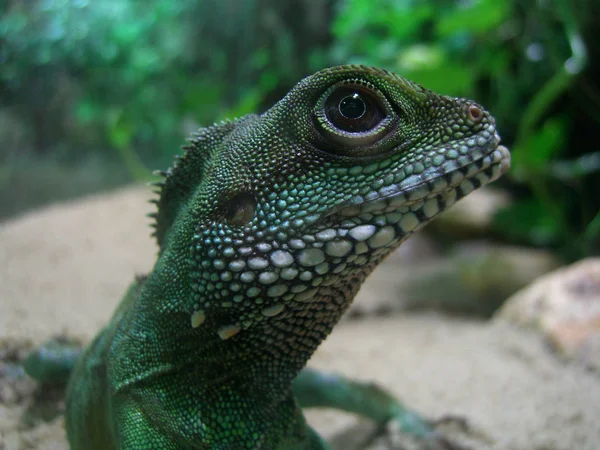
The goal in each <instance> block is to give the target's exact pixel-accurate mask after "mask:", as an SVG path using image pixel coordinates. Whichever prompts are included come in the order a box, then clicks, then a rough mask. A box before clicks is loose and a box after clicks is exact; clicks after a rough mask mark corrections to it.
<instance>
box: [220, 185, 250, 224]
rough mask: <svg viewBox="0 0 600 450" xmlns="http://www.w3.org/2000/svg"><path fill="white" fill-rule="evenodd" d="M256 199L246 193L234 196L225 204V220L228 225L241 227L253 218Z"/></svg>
mask: <svg viewBox="0 0 600 450" xmlns="http://www.w3.org/2000/svg"><path fill="white" fill-rule="evenodd" d="M255 212H256V199H255V198H254V196H253V195H252V194H250V193H248V192H241V193H239V194H236V195H235V196H234V197H233V198H231V199H230V200H229V201H228V203H227V210H226V212H225V218H226V219H227V222H229V224H230V225H234V226H243V225H246V224H247V223H248V222H250V221H251V220H252V219H253V218H254V213H255Z"/></svg>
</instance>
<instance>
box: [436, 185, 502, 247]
mask: <svg viewBox="0 0 600 450" xmlns="http://www.w3.org/2000/svg"><path fill="white" fill-rule="evenodd" d="M509 203H510V198H509V196H508V194H507V193H506V192H503V191H499V190H497V189H494V188H489V187H485V188H483V189H479V190H477V191H475V192H472V193H471V194H469V195H468V196H467V197H465V198H463V199H462V200H461V201H460V202H458V203H457V204H456V205H454V206H453V207H452V208H450V209H449V210H448V211H445V212H444V213H442V214H440V216H439V217H438V218H437V219H435V220H434V221H433V222H432V223H431V225H429V227H428V230H430V231H433V232H434V233H436V234H440V235H443V236H452V237H453V238H457V237H460V238H470V239H473V238H480V237H483V236H485V235H489V231H490V225H491V223H492V219H493V217H494V215H495V214H496V212H498V211H499V210H500V209H502V208H504V207H506V206H507V205H508V204H509Z"/></svg>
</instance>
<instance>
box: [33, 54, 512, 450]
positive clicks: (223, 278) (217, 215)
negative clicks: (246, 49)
mask: <svg viewBox="0 0 600 450" xmlns="http://www.w3.org/2000/svg"><path fill="white" fill-rule="evenodd" d="M509 166H510V153H509V151H508V149H507V148H506V147H505V146H503V145H500V137H499V134H498V132H497V131H496V126H495V121H494V118H493V117H492V116H491V115H490V114H489V113H488V112H487V111H486V110H484V109H483V108H482V107H481V106H480V105H478V104H477V103H475V102H474V101H471V100H467V99H462V98H452V97H448V96H444V95H439V94H437V93H434V92H432V91H430V90H428V89H426V88H424V87H422V86H420V85H419V84H416V83H413V82H411V81H409V80H407V79H405V78H403V77H401V76H399V75H397V74H395V73H392V72H389V71H387V70H384V69H379V68H373V67H365V66H358V65H346V66H336V67H331V68H328V69H324V70H321V71H319V72H317V73H315V74H313V75H311V76H308V77H306V78H304V79H303V80H301V81H300V82H299V83H298V84H297V85H296V86H295V87H294V88H293V89H291V91H290V92H289V93H288V94H287V95H286V96H285V97H284V98H283V99H282V100H280V101H279V102H278V103H276V104H275V105H274V106H272V107H271V108H270V109H269V110H267V111H266V112H265V113H263V114H261V115H256V114H251V115H247V116H244V117H242V118H239V119H236V120H233V121H229V120H228V121H224V122H221V123H218V124H214V125H212V126H209V127H207V128H201V129H200V130H199V131H198V132H196V133H194V134H193V135H192V136H191V137H190V138H189V139H188V144H187V145H186V146H184V151H183V153H182V155H181V156H179V157H176V158H175V162H174V163H173V165H172V166H171V167H170V168H169V169H168V170H166V171H163V172H160V175H162V181H160V182H158V183H157V185H158V189H157V193H158V198H157V199H155V203H156V204H157V212H156V213H153V214H152V216H153V221H154V227H155V233H154V234H155V236H156V239H157V242H158V247H159V251H158V256H157V260H156V263H155V265H154V267H153V269H152V271H151V272H150V273H149V274H148V275H147V276H145V277H138V278H137V279H136V280H135V281H134V283H133V284H132V285H131V286H130V288H129V290H128V291H127V293H126V295H125V296H124V298H123V300H122V301H121V303H120V304H119V306H118V307H117V309H116V311H115V313H114V315H113V316H112V318H111V319H110V321H109V323H108V324H107V325H106V327H105V328H104V329H102V330H101V331H100V332H99V334H98V335H97V336H96V338H95V339H94V340H93V341H92V342H91V343H90V344H89V345H88V346H87V347H86V349H85V350H84V351H83V352H82V354H81V355H78V354H77V353H69V352H67V354H68V355H67V358H69V357H70V358H71V360H72V364H69V363H64V361H62V362H61V363H64V364H63V365H62V366H61V367H62V368H63V369H64V368H65V367H67V369H66V371H64V370H63V371H64V373H69V372H71V374H70V378H69V381H68V386H67V393H66V413H65V416H66V417H65V420H66V430H67V435H68V440H69V443H70V446H71V449H73V450H83V449H86V450H107V449H117V448H118V449H128V450H133V449H139V450H149V449H307V450H325V449H328V448H330V447H329V446H328V444H327V443H326V442H325V440H324V439H323V438H321V437H320V436H319V435H318V434H317V433H316V432H315V431H314V430H313V428H312V427H311V426H309V425H308V424H307V422H306V421H305V418H304V415H303V412H302V408H307V407H313V406H326V407H332V408H338V409H343V410H346V411H350V412H354V413H357V414H360V415H363V416H366V417H368V418H370V419H372V420H374V421H376V422H377V423H379V424H385V423H388V422H390V421H394V422H396V423H397V424H398V426H399V427H400V428H401V429H402V430H404V431H406V432H407V433H412V434H413V435H414V436H416V437H418V438H421V439H423V442H425V445H427V446H428V448H435V449H437V448H459V447H458V446H454V445H453V444H452V443H450V442H449V441H448V440H446V439H445V438H444V437H443V436H441V435H440V434H438V433H437V432H436V430H435V429H434V425H433V424H432V423H430V422H429V421H427V420H426V419H424V418H422V417H421V416H420V415H418V414H417V413H415V412H413V411H412V410H410V409H408V408H406V407H404V405H403V404H402V403H401V402H400V401H399V400H397V399H396V398H395V397H394V396H392V395H391V394H390V393H388V392H387V391H385V390H383V389H382V388H379V387H378V386H375V385H371V384H368V383H362V382H359V381H355V380H351V379H348V378H344V377H343V376H341V375H335V374H328V373H322V372H318V371H315V370H311V369H308V368H305V365H306V363H307V361H308V359H309V358H310V356H311V355H312V354H313V352H314V351H315V350H316V348H317V347H318V346H319V344H320V343H321V342H322V341H323V340H324V339H325V337H326V336H327V335H328V334H329V333H330V332H331V331H332V328H333V327H334V325H335V324H336V323H337V322H338V320H339V319H340V317H341V316H342V314H343V313H344V311H345V310H346V309H347V307H348V306H349V304H350V303H351V301H352V300H353V298H354V297H355V295H356V293H357V292H358V290H359V287H360V286H361V284H362V282H363V281H364V280H365V278H366V277H367V276H368V275H369V273H370V272H371V271H372V270H373V269H374V268H375V267H376V266H377V265H378V264H379V263H380V262H381V261H382V260H383V259H384V258H385V256H386V255H388V254H389V253H390V252H392V251H393V250H394V249H395V248H397V247H398V246H399V245H400V244H401V243H402V242H403V241H405V240H406V239H407V238H408V237H409V236H410V235H411V234H412V233H413V232H415V231H417V230H418V229H420V228H422V227H423V226H424V225H425V224H427V223H428V222H430V221H431V220H432V219H433V218H434V217H436V216H437V215H438V214H440V213H441V212H442V211H444V210H446V209H447V208H449V207H450V206H452V205H453V204H454V203H456V202H457V201H458V200H460V199H461V198H462V197H464V196H466V195H468V194H469V193H470V192H472V191H473V190H475V189H477V188H479V187H481V186H483V185H485V184H487V183H489V182H491V181H494V180H495V179H497V178H498V177H500V176H501V175H502V174H503V173H504V172H505V171H506V170H507V169H508V168H509ZM38 362H39V361H38V360H36V359H35V358H33V357H31V358H29V359H28V361H26V363H25V366H26V369H27V370H28V371H29V373H30V374H33V375H34V376H36V373H37V376H38V378H42V377H41V376H40V371H39V370H38V369H39V367H37V369H36V364H38ZM73 366H74V367H73Z"/></svg>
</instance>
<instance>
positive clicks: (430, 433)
mask: <svg viewBox="0 0 600 450" xmlns="http://www.w3.org/2000/svg"><path fill="white" fill-rule="evenodd" d="M393 424H395V425H396V427H397V428H400V430H401V432H402V435H403V438H401V440H405V439H404V438H410V440H411V442H415V441H416V443H417V445H419V447H418V448H419V449H422V450H471V449H470V447H466V446H464V445H462V444H459V443H458V442H455V441H454V440H452V439H450V438H448V437H447V436H445V435H444V434H443V433H442V432H440V431H439V430H437V429H436V428H438V427H439V426H445V425H454V426H456V427H458V428H459V429H460V431H461V432H463V433H467V432H468V431H469V429H470V427H469V424H468V421H467V420H466V419H465V418H464V417H460V416H452V415H448V416H442V417H440V418H439V419H433V420H427V419H423V418H421V417H419V416H418V415H416V414H413V413H409V412H408V411H406V410H404V411H403V412H402V413H401V414H399V415H398V416H394V417H391V418H390V420H388V421H387V422H385V423H383V424H381V425H380V426H378V427H377V428H376V429H375V430H374V431H373V433H372V434H370V435H369V436H368V437H367V439H366V440H365V441H364V442H363V444H362V445H361V446H360V448H368V447H369V446H371V445H372V444H373V443H374V441H375V440H376V439H378V438H381V437H387V439H388V440H389V441H390V442H389V448H395V449H404V448H406V447H405V446H404V445H403V444H402V443H401V442H392V439H391V438H392V435H391V433H390V432H389V425H393ZM398 425H399V427H398ZM394 440H395V439H394ZM410 448H414V444H413V446H411V447H410Z"/></svg>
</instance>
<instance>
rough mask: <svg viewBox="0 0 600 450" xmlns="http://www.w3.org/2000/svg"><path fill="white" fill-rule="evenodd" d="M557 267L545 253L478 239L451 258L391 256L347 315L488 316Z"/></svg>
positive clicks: (365, 287) (556, 261) (548, 254)
mask: <svg viewBox="0 0 600 450" xmlns="http://www.w3.org/2000/svg"><path fill="white" fill-rule="evenodd" d="M411 240H412V238H411ZM411 240H409V242H407V243H406V244H409V243H410V242H411ZM400 248H403V247H400ZM409 254H410V253H409ZM559 266H560V261H559V260H558V259H557V258H556V257H555V256H554V255H553V254H552V253H550V252H547V251H544V250H533V249H529V248H522V247H514V246H501V245H493V244H490V243H487V242H481V241H477V242H466V243H465V242H463V243H461V244H460V245H458V246H457V247H456V248H455V249H454V250H453V251H452V252H451V253H450V254H449V255H445V256H443V255H440V254H439V253H438V254H434V253H431V256H429V257H427V258H421V259H420V260H419V261H418V262H417V263H415V262H414V261H411V260H407V259H406V258H402V257H399V256H396V257H391V258H389V259H388V260H387V261H386V262H385V263H384V264H383V265H382V266H380V267H379V268H378V269H377V270H376V271H375V272H374V273H373V274H372V275H371V277H369V278H368V279H367V282H366V283H365V284H364V286H363V287H362V289H361V291H360V293H359V296H358V298H357V300H356V301H355V302H354V304H353V305H352V306H351V308H350V311H349V316H350V317H353V316H360V315H365V314H378V313H386V312H389V311H398V310H418V309H436V310H439V311H446V312H451V313H459V314H470V315H480V316H486V317H489V316H490V315H491V314H492V313H493V312H494V311H496V309H498V307H500V305H502V303H503V302H504V301H505V300H506V299H507V298H508V297H510V296H511V295H512V294H514V293H515V292H516V291H518V290H519V289H521V288H523V287H524V286H527V285H528V284H529V283H530V282H531V281H532V280H534V279H536V278H537V277H539V276H540V275H542V274H544V273H547V272H549V271H551V270H553V269H556V268H557V267H559ZM374 292H377V295H374Z"/></svg>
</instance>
